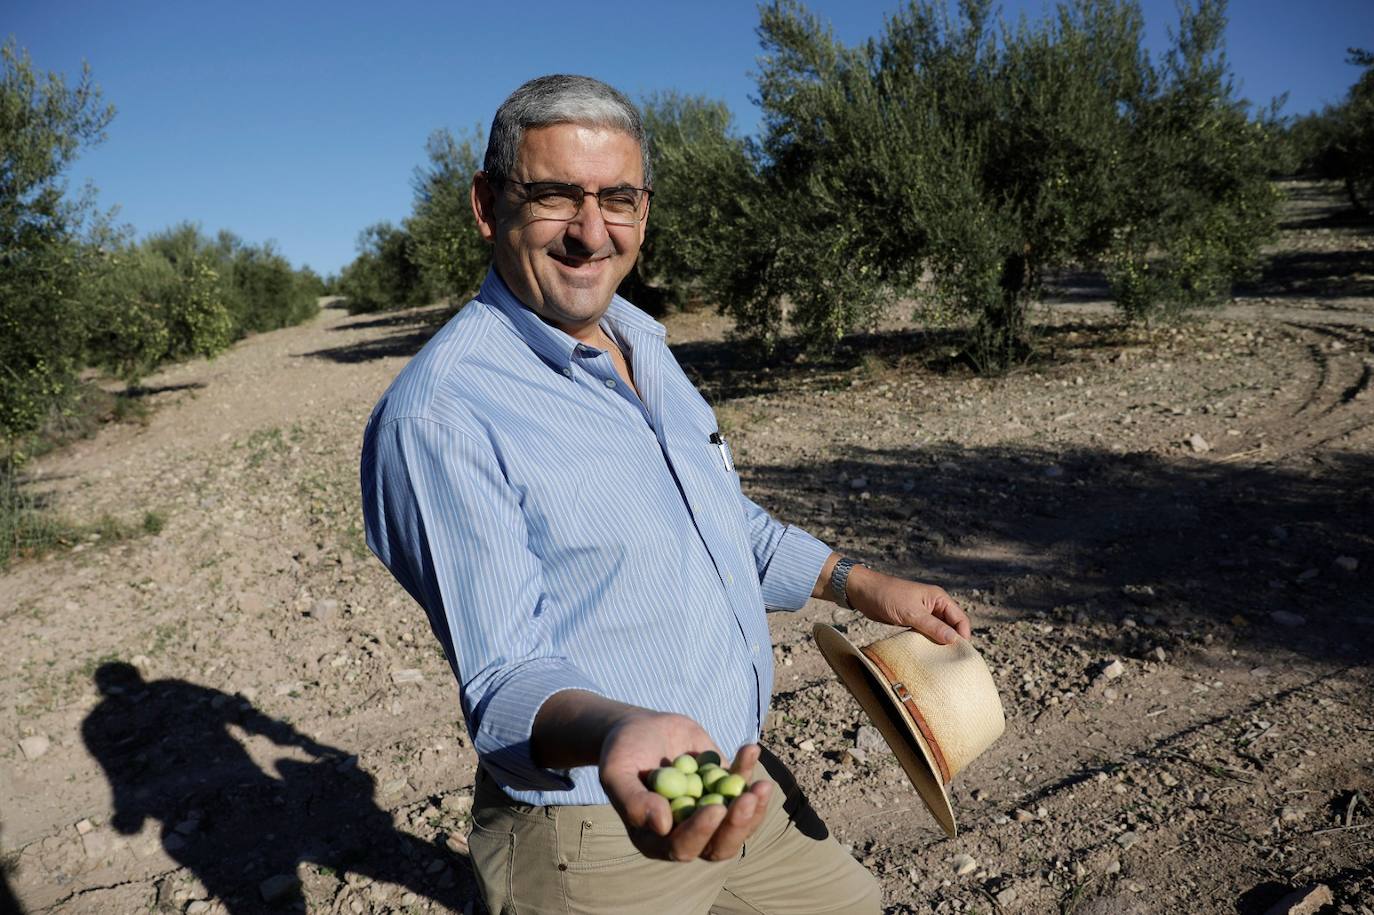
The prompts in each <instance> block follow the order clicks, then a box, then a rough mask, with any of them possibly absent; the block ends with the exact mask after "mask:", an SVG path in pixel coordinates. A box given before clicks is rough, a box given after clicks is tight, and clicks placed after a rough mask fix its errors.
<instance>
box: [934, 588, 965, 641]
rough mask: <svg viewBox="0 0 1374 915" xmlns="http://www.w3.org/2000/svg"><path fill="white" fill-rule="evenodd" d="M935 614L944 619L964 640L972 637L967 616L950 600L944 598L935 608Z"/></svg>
mask: <svg viewBox="0 0 1374 915" xmlns="http://www.w3.org/2000/svg"><path fill="white" fill-rule="evenodd" d="M935 613H936V615H937V616H939V617H941V618H942V619H944V621H945V622H946V623H948V624H949V625H950V626H953V627H954V629H955V630H956V631H957V632H958V633H959V634H960V635H961V636H963V637H964V638H966V639H968V638H972V637H973V626H972V625H971V624H970V623H969V621H968V614H967V613H965V612H964V609H963V608H962V607H960V606H959V605H958V604H956V603H955V602H954V600H953V599H952V598H949V597H946V598H945V600H944V601H943V602H942V603H940V604H939V605H938V606H937V607H936V610H935Z"/></svg>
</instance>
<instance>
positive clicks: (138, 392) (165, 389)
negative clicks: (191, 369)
mask: <svg viewBox="0 0 1374 915" xmlns="http://www.w3.org/2000/svg"><path fill="white" fill-rule="evenodd" d="M203 387H205V382H203V381H188V382H186V383H184V384H150V385H142V384H132V385H129V386H128V387H127V388H125V389H124V390H123V391H121V392H120V396H122V397H131V398H134V399H142V398H144V397H152V396H153V395H154V394H171V393H174V392H176V391H198V390H200V389H201V388H203Z"/></svg>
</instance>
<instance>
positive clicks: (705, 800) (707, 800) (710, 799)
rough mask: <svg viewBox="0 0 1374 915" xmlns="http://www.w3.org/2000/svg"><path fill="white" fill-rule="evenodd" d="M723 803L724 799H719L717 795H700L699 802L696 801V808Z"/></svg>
mask: <svg viewBox="0 0 1374 915" xmlns="http://www.w3.org/2000/svg"><path fill="white" fill-rule="evenodd" d="M724 803H725V798H723V797H721V796H720V795H719V794H704V795H702V797H701V800H699V801H697V806H698V807H706V806H708V805H710V804H724Z"/></svg>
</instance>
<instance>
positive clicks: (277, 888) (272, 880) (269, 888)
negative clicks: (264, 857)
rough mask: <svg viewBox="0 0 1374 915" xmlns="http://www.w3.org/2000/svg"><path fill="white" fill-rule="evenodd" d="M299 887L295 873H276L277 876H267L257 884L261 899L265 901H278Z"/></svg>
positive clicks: (298, 880) (298, 879)
mask: <svg viewBox="0 0 1374 915" xmlns="http://www.w3.org/2000/svg"><path fill="white" fill-rule="evenodd" d="M300 888H301V881H300V878H299V877H297V876H296V875H295V874H277V876H275V877H268V878H267V879H266V880H264V881H263V882H262V883H260V884H258V892H259V893H261V894H262V901H263V902H267V903H274V902H280V901H282V900H283V899H285V898H286V897H287V896H290V895H292V894H293V893H295V892H296V891H297V890H299V889H300Z"/></svg>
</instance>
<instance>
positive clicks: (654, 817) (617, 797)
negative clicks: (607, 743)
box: [601, 770, 673, 836]
mask: <svg viewBox="0 0 1374 915" xmlns="http://www.w3.org/2000/svg"><path fill="white" fill-rule="evenodd" d="M601 786H602V787H603V788H605V789H606V795H607V797H609V798H610V801H611V804H612V805H613V806H614V807H615V808H616V810H617V811H619V813H620V818H621V819H622V820H624V821H625V825H626V826H627V827H628V828H629V830H630V831H631V832H633V831H634V830H636V829H643V830H647V831H649V832H652V833H654V834H655V835H659V836H666V835H667V834H668V833H669V832H671V831H672V829H673V814H672V810H671V809H670V808H669V807H668V802H667V801H666V800H664V799H663V798H662V797H661V796H660V795H657V794H655V793H654V792H652V791H650V790H648V789H647V788H645V787H644V783H643V782H641V781H640V780H639V777H638V776H637V775H636V774H635V773H633V772H631V773H624V772H614V773H612V772H607V771H605V770H602V773H601Z"/></svg>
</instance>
